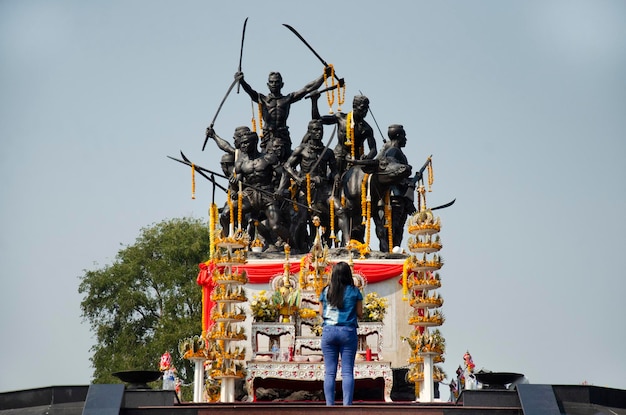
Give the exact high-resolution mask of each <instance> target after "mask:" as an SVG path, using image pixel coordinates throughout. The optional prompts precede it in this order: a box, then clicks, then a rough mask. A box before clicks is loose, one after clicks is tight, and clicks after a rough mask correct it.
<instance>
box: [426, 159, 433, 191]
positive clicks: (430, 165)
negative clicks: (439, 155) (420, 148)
mask: <svg viewBox="0 0 626 415" xmlns="http://www.w3.org/2000/svg"><path fill="white" fill-rule="evenodd" d="M434 180H435V175H434V174H433V161H432V160H431V159H428V191H429V192H432V191H433V189H432V186H433V181H434Z"/></svg>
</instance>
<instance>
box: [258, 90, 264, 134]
mask: <svg viewBox="0 0 626 415" xmlns="http://www.w3.org/2000/svg"><path fill="white" fill-rule="evenodd" d="M258 106H259V136H261V137H263V106H262V105H261V97H259V102H258Z"/></svg>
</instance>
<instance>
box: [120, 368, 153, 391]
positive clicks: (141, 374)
mask: <svg viewBox="0 0 626 415" xmlns="http://www.w3.org/2000/svg"><path fill="white" fill-rule="evenodd" d="M111 374H112V375H113V376H115V377H116V378H118V379H119V380H121V381H122V382H124V383H126V384H127V385H126V388H127V389H151V388H150V386H148V382H154V381H157V380H159V379H160V378H161V375H162V373H161V372H159V371H158V370H123V371H120V372H115V373H111Z"/></svg>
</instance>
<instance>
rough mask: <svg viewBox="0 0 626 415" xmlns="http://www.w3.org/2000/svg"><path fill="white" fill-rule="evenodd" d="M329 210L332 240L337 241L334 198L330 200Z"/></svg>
mask: <svg viewBox="0 0 626 415" xmlns="http://www.w3.org/2000/svg"><path fill="white" fill-rule="evenodd" d="M329 210H330V239H332V240H333V242H334V240H335V239H337V237H336V236H335V199H334V198H332V197H331V198H330V201H329Z"/></svg>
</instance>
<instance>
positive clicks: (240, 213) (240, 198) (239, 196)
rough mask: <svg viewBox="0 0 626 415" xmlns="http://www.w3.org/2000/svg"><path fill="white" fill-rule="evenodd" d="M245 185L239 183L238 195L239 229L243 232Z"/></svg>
mask: <svg viewBox="0 0 626 415" xmlns="http://www.w3.org/2000/svg"><path fill="white" fill-rule="evenodd" d="M242 205H243V184H242V183H241V182H239V192H238V193H237V224H238V225H237V229H239V230H241V222H242V220H243V206H242Z"/></svg>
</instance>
